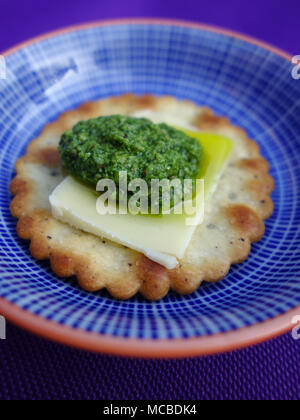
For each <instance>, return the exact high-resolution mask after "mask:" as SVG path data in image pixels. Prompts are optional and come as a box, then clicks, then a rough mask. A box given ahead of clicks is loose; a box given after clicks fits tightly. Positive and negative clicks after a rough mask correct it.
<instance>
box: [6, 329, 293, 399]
mask: <svg viewBox="0 0 300 420" xmlns="http://www.w3.org/2000/svg"><path fill="white" fill-rule="evenodd" d="M0 352H1V358H0V377H1V383H0V398H2V399H97V400H99V399H108V400H110V399H113V400H114V399H133V400H137V399H171V400H173V399H299V398H300V373H299V366H300V341H297V342H295V341H293V339H292V337H291V335H290V334H288V335H285V336H283V337H280V338H278V339H275V340H272V341H270V342H269V343H264V344H261V345H259V346H256V347H253V348H248V349H244V350H241V351H237V352H233V353H231V354H222V355H217V356H212V357H203V358H194V359H185V360H184V359H182V360H135V359H122V358H118V357H111V356H101V355H97V354H92V353H84V352H82V351H80V350H75V349H68V348H65V347H63V346H60V345H58V344H55V343H51V342H47V341H45V340H43V339H40V338H37V337H35V336H33V335H31V334H28V333H25V332H24V331H22V330H20V329H18V328H16V327H13V326H11V325H9V327H8V329H7V340H6V341H2V342H1V341H0Z"/></svg>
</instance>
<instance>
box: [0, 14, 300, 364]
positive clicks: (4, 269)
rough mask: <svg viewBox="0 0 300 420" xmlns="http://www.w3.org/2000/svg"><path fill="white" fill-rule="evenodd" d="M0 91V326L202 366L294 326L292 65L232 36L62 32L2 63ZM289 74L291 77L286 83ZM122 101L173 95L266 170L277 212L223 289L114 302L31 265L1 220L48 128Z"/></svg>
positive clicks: (174, 25) (299, 292) (193, 29)
mask: <svg viewBox="0 0 300 420" xmlns="http://www.w3.org/2000/svg"><path fill="white" fill-rule="evenodd" d="M5 59H6V79H4V80H0V113H1V117H0V167H1V172H0V236H1V238H0V258H1V260H0V296H1V298H0V313H1V315H3V316H5V317H6V318H7V319H8V320H10V321H12V322H15V323H16V324H18V325H19V326H21V327H24V328H26V329H28V330H30V331H32V332H35V333H38V334H41V335H43V336H45V337H47V338H51V339H54V340H56V341H59V342H61V343H64V344H68V345H72V346H77V347H80V348H84V349H86V350H93V351H99V352H106V353H110V354H118V355H124V356H137V357H183V356H195V355H203V354H211V353H215V352H220V351H226V350H232V349H236V348H240V347H243V346H246V345H249V344H254V343H257V342H260V341H263V340H266V339H268V338H270V337H273V336H275V335H278V334H280V333H283V332H284V331H287V330H289V329H290V328H291V327H292V326H293V319H294V316H295V315H300V264H299V258H300V251H299V250H300V231H299V230H300V207H299V202H300V189H299V185H300V171H299V167H300V165H299V162H300V153H299V152H300V119H299V115H300V80H297V78H295V77H293V75H294V76H295V69H294V71H293V67H294V66H295V65H293V64H292V62H291V57H290V56H289V55H288V54H285V53H283V52H281V51H279V50H277V49H275V48H272V47H270V46H268V45H265V44H263V43H261V42H259V41H256V40H253V39H250V38H247V37H244V36H242V35H239V34H235V33H231V32H227V31H223V30H221V29H216V28H212V27H207V26H203V25H196V24H189V23H184V22H177V21H157V20H128V21H126V20H125V21H124V20H123V21H112V22H100V23H99V22H98V23H93V24H88V25H81V26H78V27H72V28H67V29H64V30H62V31H59V32H55V33H51V34H47V35H45V36H42V37H40V38H36V39H33V40H31V41H29V42H26V43H24V44H22V45H20V46H17V47H16V48H13V49H12V50H10V51H8V52H6V53H5ZM296 70H297V69H296ZM125 92H134V93H136V94H143V93H149V92H150V93H152V94H156V95H166V94H167V95H168V94H169V95H173V96H175V97H177V98H179V99H181V98H182V99H183V98H184V99H190V100H192V101H194V102H196V103H197V104H205V105H208V106H209V107H211V108H213V109H214V111H215V112H216V113H217V114H220V115H226V116H228V117H229V118H230V119H231V120H232V121H233V123H235V124H237V125H240V126H241V127H243V128H245V129H246V130H247V132H248V134H249V136H250V137H252V138H254V139H255V140H256V141H257V142H258V143H259V144H260V146H261V150H262V154H263V155H264V156H265V157H266V158H267V159H268V161H269V162H270V164H271V175H272V176H273V177H274V179H275V183H276V188H275V191H274V193H273V196H272V197H273V200H274V203H275V211H274V214H273V216H272V217H271V218H270V219H269V220H268V221H267V222H266V234H265V236H264V238H263V239H262V241H260V242H259V243H257V244H254V245H253V246H252V252H251V254H250V256H249V258H248V259H247V261H245V262H244V263H243V264H239V265H236V266H232V268H231V270H230V272H229V274H228V275H227V276H226V278H225V279H224V280H222V281H220V282H218V283H215V284H203V285H202V286H201V287H200V288H199V289H198V290H197V291H196V292H195V293H193V294H191V295H189V296H180V295H177V294H176V293H173V292H171V293H169V294H168V295H167V296H166V297H165V298H164V299H163V300H161V301H159V302H149V301H146V300H145V299H144V298H143V297H141V296H136V297H134V298H132V299H130V300H128V301H117V300H115V299H113V298H111V297H110V296H109V294H108V293H107V292H105V291H100V292H98V293H87V292H85V291H83V290H81V289H80V287H79V286H78V285H77V283H76V280H75V279H67V280H62V279H59V278H57V277H56V276H55V275H53V273H52V272H51V269H50V266H49V264H48V262H38V261H35V260H34V259H33V258H32V257H31V255H30V253H29V249H28V243H27V242H26V241H23V240H21V239H19V238H18V236H17V235H16V231H15V227H16V220H15V219H14V218H13V217H11V215H10V212H9V203H10V200H11V197H10V194H9V183H10V180H11V179H12V177H13V175H14V164H15V162H16V160H17V158H18V157H19V156H21V155H22V154H23V153H24V151H25V148H26V145H27V144H28V142H30V141H31V140H32V139H33V138H34V137H35V136H37V135H38V134H39V132H40V131H41V129H42V128H43V127H44V126H45V125H46V124H47V123H49V122H50V121H52V120H55V119H56V118H57V117H58V116H59V114H61V113H62V112H64V111H66V110H69V109H72V108H75V107H77V106H78V105H79V104H81V103H83V102H86V101H91V100H96V99H99V98H103V97H108V96H111V95H119V94H122V93H125Z"/></svg>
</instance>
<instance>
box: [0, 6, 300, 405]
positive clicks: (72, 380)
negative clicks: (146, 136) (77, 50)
mask: <svg viewBox="0 0 300 420" xmlns="http://www.w3.org/2000/svg"><path fill="white" fill-rule="evenodd" d="M299 12H300V6H299V0H286V1H285V2H284V3H283V2H282V1H279V0H268V1H261V0H260V1H258V0H253V1H252V2H241V1H240V0H231V1H226V2H225V1H209V2H207V1H200V0H198V1H192V0H185V1H184V2H183V1H182V0H180V1H179V0H172V1H162V0H148V1H137V0H131V2H125V1H124V0H121V1H99V0H89V1H88V2H87V1H79V0H72V1H70V0H64V1H61V0H60V1H58V0H52V1H51V2H44V1H43V2H41V1H37V0H27V1H26V2H25V1H16V0H1V17H2V19H1V25H0V51H2V50H5V49H7V48H9V47H11V46H13V45H15V44H16V43H19V42H22V41H24V40H26V39H28V38H30V37H33V36H36V35H39V34H41V33H44V32H47V31H50V30H54V29H57V28H61V27H64V26H67V25H73V24H77V23H82V22H87V21H93V20H98V19H108V18H110V19H111V18H120V17H138V16H139V17H151V16H152V17H163V18H177V19H178V18H179V19H185V20H192V21H196V22H204V23H209V24H213V25H218V26H222V27H225V28H229V29H233V30H237V31H240V32H243V33H246V34H249V35H252V36H255V37H257V38H260V39H262V40H264V41H267V42H269V43H271V44H273V45H275V46H277V47H280V48H282V49H284V50H286V51H288V52H291V53H292V54H299V53H300V42H299V25H298V20H299ZM299 366H300V342H299V341H298V342H295V341H293V340H292V338H291V335H290V334H287V335H285V336H283V337H280V338H277V339H275V340H272V341H271V342H268V343H265V344H261V345H259V346H256V347H253V348H249V349H245V350H242V351H238V352H234V353H230V354H225V355H219V356H213V357H206V358H195V359H187V360H180V361H151V360H147V361H143V360H133V359H122V358H115V357H109V356H101V355H95V354H89V353H84V352H81V351H78V350H74V349H69V348H66V347H63V346H60V345H58V344H54V343H51V342H47V341H45V340H42V339H39V338H37V337H35V336H33V335H31V334H29V333H26V332H24V331H21V330H20V329H18V328H16V327H13V326H12V325H9V326H8V328H7V340H6V341H0V377H1V384H0V398H5V399H9V398H11V399H13V398H18V399H21V398H25V399H43V398H49V399H54V398H56V399H69V398H70V399H104V398H107V399H142V398H148V399H159V398H161V399H192V398H195V399H201V398H205V399H213V398H218V399H229V398H230V399H238V398H240V399H241V398H243V399H250V398H251V399H255V398H265V399H272V398H273V399H296V398H300V368H299Z"/></svg>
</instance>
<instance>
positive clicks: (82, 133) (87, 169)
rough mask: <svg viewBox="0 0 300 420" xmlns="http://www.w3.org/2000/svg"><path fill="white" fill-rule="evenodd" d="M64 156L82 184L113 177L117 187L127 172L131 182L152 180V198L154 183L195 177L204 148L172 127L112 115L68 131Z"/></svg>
mask: <svg viewBox="0 0 300 420" xmlns="http://www.w3.org/2000/svg"><path fill="white" fill-rule="evenodd" d="M59 153H60V156H61V160H62V162H63V165H64V167H65V169H66V170H67V172H68V173H69V174H70V175H73V176H74V177H76V178H77V179H78V180H80V181H82V182H84V183H86V184H89V185H92V186H93V187H95V186H96V185H97V182H98V181H99V180H100V179H103V178H109V179H112V180H114V182H115V183H116V186H117V187H118V183H119V171H127V179H128V182H130V181H131V180H133V179H135V178H142V179H144V180H145V181H146V182H147V184H148V187H149V199H150V198H151V190H150V186H151V179H159V180H161V179H169V180H172V179H174V178H179V179H180V180H181V182H182V181H183V180H184V179H187V178H188V179H196V177H197V175H198V173H199V166H200V163H201V158H202V146H201V144H200V143H199V141H198V140H197V139H194V138H191V137H189V136H187V135H186V134H185V133H183V132H182V131H180V130H177V129H175V128H173V127H170V126H169V125H167V124H154V123H153V122H151V121H150V120H148V119H146V118H134V117H128V116H123V115H111V116H104V117H98V118H95V119H90V120H88V121H81V122H79V123H77V124H76V125H75V126H74V127H73V128H72V129H71V130H68V131H66V132H65V133H64V134H63V135H62V137H61V140H60V143H59ZM129 198H130V194H128V199H129ZM171 203H172V201H171ZM172 204H174V203H172Z"/></svg>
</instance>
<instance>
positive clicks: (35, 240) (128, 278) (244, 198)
mask: <svg viewBox="0 0 300 420" xmlns="http://www.w3.org/2000/svg"><path fill="white" fill-rule="evenodd" d="M142 109H152V110H154V111H157V112H163V113H168V114H169V115H170V116H171V117H172V118H177V119H178V121H183V122H185V123H187V124H189V125H192V126H194V127H195V129H197V130H199V131H209V132H213V133H217V134H220V135H223V136H226V137H229V138H231V139H232V140H233V141H234V144H235V146H234V150H233V152H232V153H231V155H230V159H229V163H228V166H227V167H226V169H225V171H224V173H223V175H222V177H221V179H220V182H219V184H218V187H217V189H216V191H215V193H214V194H213V196H212V198H211V200H210V202H209V203H208V206H206V211H205V217H204V221H203V223H202V224H201V225H200V226H198V227H197V229H196V231H195V233H194V235H193V237H192V240H191V242H190V244H189V246H188V248H187V250H186V253H185V255H184V258H183V259H181V260H180V261H179V264H178V266H177V267H176V268H174V269H172V270H168V269H166V268H165V267H163V266H161V265H159V264H157V263H155V262H153V261H151V260H149V259H148V258H147V257H145V256H144V255H143V254H141V253H138V252H136V251H134V250H132V249H129V248H126V247H124V246H122V245H119V244H117V243H115V242H112V241H109V240H107V239H105V238H100V237H97V236H94V235H92V234H89V233H85V232H83V231H81V230H78V229H76V228H74V227H71V226H69V225H67V224H65V223H62V222H60V221H58V220H56V219H55V218H53V216H52V215H51V208H50V204H49V195H50V194H51V192H52V191H53V190H54V189H55V187H56V186H57V185H58V184H59V183H60V182H61V181H62V179H63V177H64V175H63V172H62V166H61V162H60V157H59V153H58V150H57V146H58V143H59V140H60V136H61V134H62V133H63V132H64V131H66V130H68V129H70V128H71V127H72V126H73V125H74V124H75V123H77V122H78V121H80V120H87V119H89V118H95V117H98V116H100V115H111V114H117V113H120V114H125V115H126V114H131V113H133V112H135V111H138V110H142ZM268 170H269V164H268V162H267V161H266V160H265V159H264V158H263V157H262V156H261V155H260V151H259V147H258V145H257V143H256V142H254V141H253V140H250V139H249V138H248V137H247V134H246V133H245V131H244V130H243V129H241V128H239V127H236V126H233V125H232V124H231V123H230V121H229V120H228V119H227V118H224V117H219V116H215V115H214V114H213V112H212V111H211V110H210V109H208V108H206V107H199V106H196V105H195V104H194V103H192V102H190V101H186V100H177V99H175V98H173V97H170V96H163V97H155V96H152V95H144V96H139V97H138V96H135V95H133V94H125V95H122V96H119V97H111V98H108V99H103V100H99V101H97V102H89V103H86V104H83V105H82V106H80V107H79V108H78V109H75V110H73V111H68V112H65V113H63V114H62V115H61V116H60V117H59V119H58V120H57V121H55V122H52V123H50V124H48V125H47V126H46V127H45V128H44V130H43V131H42V133H41V134H40V136H39V137H38V138H36V139H35V140H33V141H32V142H31V143H30V144H29V146H28V148H27V152H26V155H25V156H23V157H21V158H20V159H19V160H18V161H17V163H16V174H17V175H16V177H15V178H14V179H13V180H12V182H11V186H10V188H11V193H12V194H13V195H14V198H13V200H12V202H11V206H10V209H11V213H12V214H13V216H15V217H16V218H18V219H19V220H18V223H17V232H18V235H19V236H20V237H21V238H23V239H28V240H30V251H31V254H32V255H33V256H34V257H35V258H37V259H49V260H50V263H51V267H52V270H53V271H54V272H55V273H56V274H57V275H58V276H60V277H69V276H73V275H75V276H76V277H77V279H78V282H79V284H80V285H81V287H82V288H83V289H85V290H88V291H97V290H100V289H102V288H106V289H107V290H108V291H109V293H110V294H111V295H112V296H114V297H115V298H118V299H128V298H130V297H131V296H133V295H135V294H136V293H137V292H140V293H141V294H142V295H144V296H145V297H146V298H147V299H149V300H158V299H161V298H162V297H164V296H165V295H166V294H167V293H168V291H169V290H170V289H173V290H175V291H176V292H178V293H180V294H189V293H192V292H193V291H195V290H196V289H197V288H198V287H199V286H200V284H201V283H202V281H203V280H206V281H208V282H215V281H218V280H220V279H222V278H223V277H224V276H226V274H227V272H228V270H229V268H230V266H231V264H237V263H240V262H242V261H244V260H245V259H246V258H247V256H248V255H249V253H250V248H251V242H255V241H258V240H260V239H261V238H262V236H263V235H264V230H265V227H264V223H263V220H265V219H267V218H268V217H269V216H270V215H271V214H272V212H273V202H272V200H271V198H270V194H271V192H272V190H273V188H274V182H273V179H272V177H271V176H270V175H269V174H268Z"/></svg>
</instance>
